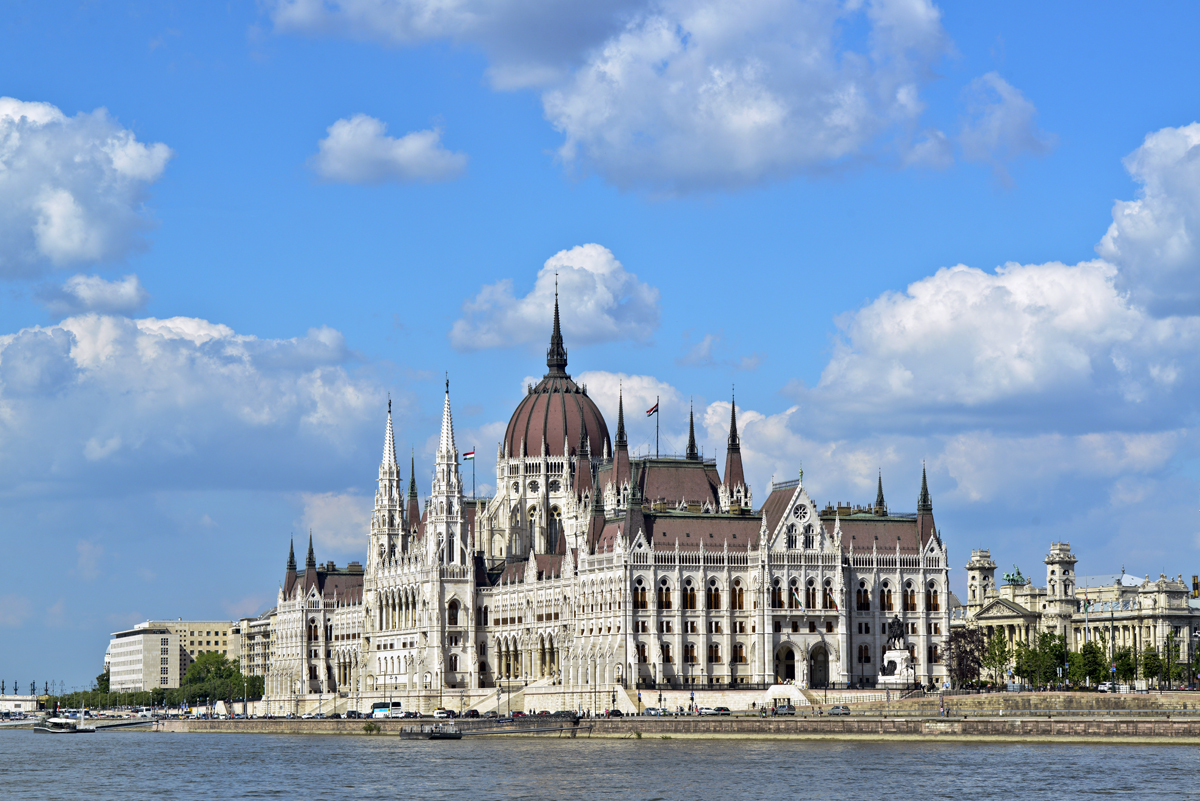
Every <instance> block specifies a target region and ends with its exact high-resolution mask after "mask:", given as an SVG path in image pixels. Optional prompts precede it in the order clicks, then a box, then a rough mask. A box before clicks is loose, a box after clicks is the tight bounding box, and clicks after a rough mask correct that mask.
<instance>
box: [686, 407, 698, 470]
mask: <svg viewBox="0 0 1200 801" xmlns="http://www.w3.org/2000/svg"><path fill="white" fill-rule="evenodd" d="M687 458H689V459H691V460H693V461H698V460H699V459H700V451H698V450H697V449H696V411H695V409H693V408H692V405H691V404H690V403H689V404H688V444H687Z"/></svg>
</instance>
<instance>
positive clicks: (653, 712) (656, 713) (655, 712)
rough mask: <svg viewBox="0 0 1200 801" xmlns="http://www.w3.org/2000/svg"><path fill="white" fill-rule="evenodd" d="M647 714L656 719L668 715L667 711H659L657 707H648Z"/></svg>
mask: <svg viewBox="0 0 1200 801" xmlns="http://www.w3.org/2000/svg"><path fill="white" fill-rule="evenodd" d="M646 714H647V715H652V716H654V717H662V716H663V715H665V714H667V710H665V709H659V708H658V707H656V706H648V707H646Z"/></svg>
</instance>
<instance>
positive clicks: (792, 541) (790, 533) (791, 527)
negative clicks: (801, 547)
mask: <svg viewBox="0 0 1200 801" xmlns="http://www.w3.org/2000/svg"><path fill="white" fill-rule="evenodd" d="M784 533H785V534H786V535H787V541H786V545H787V547H788V550H791V549H793V548H795V547H796V524H795V523H788V527H787V528H786V529H785V530H784Z"/></svg>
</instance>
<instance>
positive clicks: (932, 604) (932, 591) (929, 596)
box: [925, 581, 942, 612]
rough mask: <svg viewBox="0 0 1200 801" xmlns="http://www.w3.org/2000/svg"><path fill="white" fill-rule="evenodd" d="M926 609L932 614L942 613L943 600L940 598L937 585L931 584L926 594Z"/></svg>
mask: <svg viewBox="0 0 1200 801" xmlns="http://www.w3.org/2000/svg"><path fill="white" fill-rule="evenodd" d="M925 608H926V609H928V610H929V611H930V612H940V611H942V604H941V600H940V599H939V598H938V590H937V584H935V583H933V582H932V581H931V582H929V587H928V589H927V591H926V593H925Z"/></svg>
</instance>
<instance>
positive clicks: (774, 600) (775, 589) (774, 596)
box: [771, 579, 783, 609]
mask: <svg viewBox="0 0 1200 801" xmlns="http://www.w3.org/2000/svg"><path fill="white" fill-rule="evenodd" d="M771 608H772V609H782V608H783V587H782V586H780V581H779V579H775V581H774V582H773V583H772V584H771Z"/></svg>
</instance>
